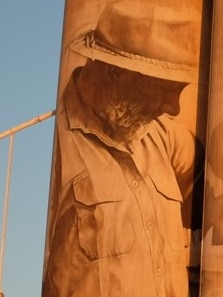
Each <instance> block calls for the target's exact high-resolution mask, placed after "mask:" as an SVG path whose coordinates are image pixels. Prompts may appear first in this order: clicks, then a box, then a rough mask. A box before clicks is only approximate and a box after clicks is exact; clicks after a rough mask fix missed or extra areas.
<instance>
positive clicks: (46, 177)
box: [0, 0, 64, 297]
mask: <svg viewBox="0 0 223 297" xmlns="http://www.w3.org/2000/svg"><path fill="white" fill-rule="evenodd" d="M63 12H64V1H63V0H54V1H46V0H38V1H36V0H19V1H18V0H8V1H1V5H0V28H1V29H0V38H1V47H0V53H1V54H0V103H1V107H0V132H3V131H5V130H7V129H9V128H11V127H14V126H16V125H18V124H20V123H22V122H24V121H27V120H30V119H32V118H34V117H36V116H37V115H41V114H43V113H45V112H48V111H51V110H53V109H55V107H56V95H57V83H58V73H59V62H60V61H59V60H60V47H61V37H62V24H63ZM53 133H54V118H51V119H48V120H46V121H44V122H42V123H40V124H37V125H35V126H32V127H30V128H28V129H26V130H23V131H21V132H18V133H17V134H16V135H15V143H14V156H13V168H12V178H11V189H10V201H9V214H8V224H7V236H6V250H5V260H4V270H3V291H4V293H5V296H6V297H14V296H23V297H30V296H32V297H39V296H40V292H41V281H42V266H43V254H44V244H45V228H46V216H47V207H48V192H49V181H50V166H51V157H52V145H53ZM8 144H9V140H8V139H7V138H6V139H3V140H0V220H1V221H0V224H2V207H3V199H4V193H5V180H6V166H7V157H8Z"/></svg>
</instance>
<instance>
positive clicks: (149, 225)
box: [147, 221, 153, 229]
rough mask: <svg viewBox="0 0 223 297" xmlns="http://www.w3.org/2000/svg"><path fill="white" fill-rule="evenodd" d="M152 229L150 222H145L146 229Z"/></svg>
mask: <svg viewBox="0 0 223 297" xmlns="http://www.w3.org/2000/svg"><path fill="white" fill-rule="evenodd" d="M152 227H153V224H152V222H151V221H148V222H147V228H148V229H152Z"/></svg>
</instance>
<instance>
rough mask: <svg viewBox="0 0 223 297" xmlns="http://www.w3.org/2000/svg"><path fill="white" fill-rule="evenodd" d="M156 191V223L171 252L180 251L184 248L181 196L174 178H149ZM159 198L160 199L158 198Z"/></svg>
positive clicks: (168, 176) (169, 176)
mask: <svg viewBox="0 0 223 297" xmlns="http://www.w3.org/2000/svg"><path fill="white" fill-rule="evenodd" d="M151 179H152V181H153V183H154V186H155V187H156V190H157V196H159V197H157V199H158V201H159V206H158V209H157V212H158V214H157V215H158V221H159V222H160V224H161V229H163V226H164V231H163V232H165V235H164V236H165V237H166V240H167V242H168V243H169V246H170V248H171V249H172V250H175V251H177V250H182V249H184V246H185V238H184V230H183V225H182V216H181V207H182V202H183V200H182V196H181V193H180V190H179V187H178V184H177V182H176V180H175V177H174V176H171V174H169V175H167V176H166V178H165V179H162V180H160V179H158V178H156V177H154V176H153V177H151ZM160 196H161V197H160Z"/></svg>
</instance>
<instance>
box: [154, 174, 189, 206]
mask: <svg viewBox="0 0 223 297" xmlns="http://www.w3.org/2000/svg"><path fill="white" fill-rule="evenodd" d="M162 169H163V168H162ZM165 171H166V172H162V176H164V178H160V174H159V173H157V171H155V170H154V171H153V172H152V173H151V174H150V178H151V180H152V182H153V184H154V186H155V188H156V190H157V191H158V192H159V193H160V194H162V195H163V196H164V197H166V198H167V199H171V200H175V201H179V202H183V198H182V195H181V192H180V189H179V186H178V183H177V181H176V177H175V175H174V173H173V171H172V170H167V168H165Z"/></svg>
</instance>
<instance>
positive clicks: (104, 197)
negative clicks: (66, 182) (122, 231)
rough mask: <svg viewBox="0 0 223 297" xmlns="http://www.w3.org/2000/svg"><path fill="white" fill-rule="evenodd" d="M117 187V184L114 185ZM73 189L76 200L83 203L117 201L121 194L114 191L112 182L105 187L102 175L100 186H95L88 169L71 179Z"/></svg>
mask: <svg viewBox="0 0 223 297" xmlns="http://www.w3.org/2000/svg"><path fill="white" fill-rule="evenodd" d="M116 187H117V185H116ZM73 190H74V194H75V198H76V200H77V201H78V202H81V203H83V204H85V205H94V204H99V203H105V202H119V201H122V200H123V199H121V198H120V196H121V194H120V193H119V195H118V191H115V188H113V187H112V184H111V185H110V186H109V188H108V187H106V189H105V185H104V184H103V177H102V179H101V183H100V187H97V188H95V187H94V185H93V182H92V179H91V177H90V175H89V172H88V171H84V172H83V173H81V174H80V175H79V176H77V177H76V178H75V179H74V180H73Z"/></svg>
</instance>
